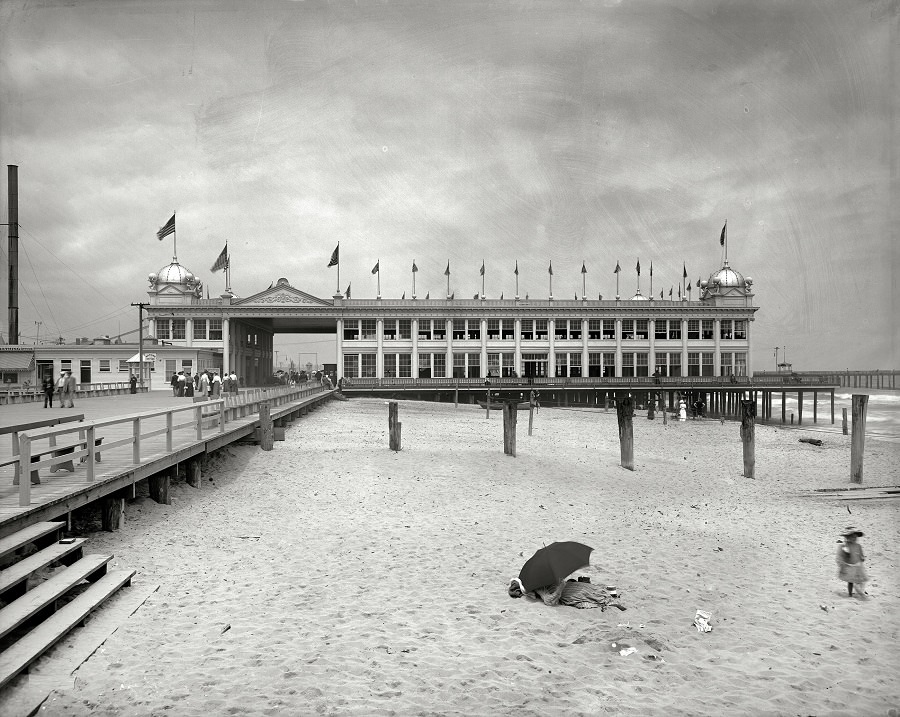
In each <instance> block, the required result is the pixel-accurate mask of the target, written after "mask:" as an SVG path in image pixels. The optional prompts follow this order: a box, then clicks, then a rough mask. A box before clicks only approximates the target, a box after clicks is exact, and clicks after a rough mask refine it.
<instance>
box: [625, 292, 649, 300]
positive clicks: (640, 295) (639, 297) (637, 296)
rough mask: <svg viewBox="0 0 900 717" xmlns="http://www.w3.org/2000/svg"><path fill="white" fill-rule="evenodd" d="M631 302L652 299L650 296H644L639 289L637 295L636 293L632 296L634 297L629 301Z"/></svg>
mask: <svg viewBox="0 0 900 717" xmlns="http://www.w3.org/2000/svg"><path fill="white" fill-rule="evenodd" d="M629 301H650V297H649V296H644V295H643V294H642V293H641V290H640V289H638V290H637V293H636V294H635V295H634V296H632V297H631V298H630V299H629Z"/></svg>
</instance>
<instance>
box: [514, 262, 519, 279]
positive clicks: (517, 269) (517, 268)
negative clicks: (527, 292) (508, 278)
mask: <svg viewBox="0 0 900 717" xmlns="http://www.w3.org/2000/svg"><path fill="white" fill-rule="evenodd" d="M513 274H515V275H516V276H518V275H519V260H518V259H516V270H515V271H514V272H513Z"/></svg>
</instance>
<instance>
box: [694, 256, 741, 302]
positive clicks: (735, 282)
mask: <svg viewBox="0 0 900 717" xmlns="http://www.w3.org/2000/svg"><path fill="white" fill-rule="evenodd" d="M752 286H753V279H752V278H751V277H749V276H748V277H744V275H743V274H741V273H740V272H739V271H735V270H734V269H732V268H731V267H730V266H729V265H728V260H727V259H726V260H725V261H724V262H723V263H722V268H721V269H719V270H718V271H717V272H715V273H713V274H710V277H709V279H707V280H706V281H701V282H700V300H701V301H708V302H711V303H714V304H722V305H724V304H731V305H741V306H744V305H746V306H749V305H750V304H751V299H752V297H753V293H752V291H751V287H752Z"/></svg>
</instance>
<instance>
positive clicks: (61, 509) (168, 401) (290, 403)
mask: <svg viewBox="0 0 900 717" xmlns="http://www.w3.org/2000/svg"><path fill="white" fill-rule="evenodd" d="M331 395H332V393H331V392H330V391H325V390H323V389H322V388H321V387H319V386H314V387H313V386H308V387H304V388H298V389H296V390H294V391H292V392H291V393H290V394H287V393H286V389H284V388H280V389H273V390H270V391H269V392H266V393H262V392H261V390H255V391H254V390H251V391H242V392H241V394H239V395H238V396H239V397H238V398H231V399H229V403H232V404H238V403H242V402H243V403H244V405H231V406H229V407H228V408H227V409H225V408H224V406H221V405H216V404H213V403H205V402H199V403H193V401H192V399H190V398H177V397H174V396H172V395H171V394H169V393H167V392H162V391H159V392H154V393H144V394H134V395H132V394H128V395H125V396H110V397H98V398H90V399H84V400H82V401H79V403H78V404H76V406H75V408H68V409H60V408H54V409H52V411H51V409H49V408H48V409H44V408H43V407H42V404H39V403H26V404H18V405H13V406H3V407H2V409H0V426H11V425H16V424H22V423H28V422H30V421H36V420H41V419H46V418H50V417H53V416H55V415H58V414H61V413H62V412H63V411H66V412H69V413H83V414H84V416H85V422H84V423H77V422H74V423H67V424H63V425H62V426H59V427H55V428H47V429H36V430H32V431H28V432H26V434H23V435H26V436H28V435H30V436H31V441H30V445H31V446H32V447H34V449H35V450H46V448H47V447H48V446H49V443H48V442H47V441H48V438H47V436H49V435H50V434H54V433H55V434H57V436H58V439H59V444H60V445H64V444H66V443H71V442H73V440H74V439H76V438H77V437H78V435H79V431H82V432H84V433H87V432H88V431H89V430H93V431H94V435H95V438H102V439H103V441H102V445H101V446H100V462H97V463H95V464H94V466H93V469H94V477H93V480H90V479H89V475H88V474H89V466H88V461H87V460H84V457H85V454H86V451H85V450H82V451H81V452H80V454H79V452H77V451H76V452H75V453H74V454H72V455H73V456H74V458H75V460H74V466H75V470H74V472H65V471H57V472H51V468H50V467H46V466H44V467H42V468H40V469H39V475H40V481H41V482H40V484H38V485H31V486H30V490H29V491H28V492H29V493H30V495H29V496H28V502H27V504H26V505H21V503H22V495H21V493H22V492H23V491H24V488H25V487H22V489H21V490H20V486H16V485H13V480H14V476H15V470H14V467H13V466H11V465H10V466H3V467H0V537H3V536H5V535H9V534H11V533H13V532H15V531H16V530H19V529H21V528H24V527H27V526H28V525H31V524H33V523H38V522H42V521H47V520H52V519H59V518H63V519H65V518H67V517H68V514H69V513H70V511H72V510H74V509H76V508H79V507H81V506H83V505H86V504H88V503H92V502H94V501H96V500H98V499H100V498H105V497H127V496H128V495H133V494H134V487H135V484H136V483H138V482H139V481H141V480H144V479H146V478H149V477H150V476H154V475H157V474H159V473H161V472H164V471H167V470H171V469H173V467H176V466H177V465H178V464H179V463H181V462H183V461H187V460H189V459H194V458H195V457H196V458H200V457H202V456H203V455H204V454H206V453H208V452H210V451H214V450H216V449H218V448H221V447H223V446H225V445H228V444H229V443H233V442H235V441H238V440H241V439H243V438H246V437H247V436H251V435H253V434H254V432H255V431H256V430H257V428H259V403H260V402H266V403H269V405H270V408H271V417H272V419H273V420H274V421H275V423H276V425H278V424H279V423H283V422H284V421H285V420H290V418H291V417H294V416H297V415H301V414H303V413H305V412H306V411H307V410H309V409H311V408H313V407H315V406H316V405H318V404H320V403H321V402H323V401H327V400H329V399H330V398H331ZM177 408H189V409H191V410H181V411H177V412H172V410H171V409H177ZM200 412H203V414H205V417H204V418H202V419H201V421H200V424H201V428H200V430H199V432H198V427H197V418H198V417H199V415H200ZM221 416H225V418H226V420H225V422H224V424H222V423H221V421H220V417H221ZM135 436H137V441H136V440H135ZM3 438H4V439H5V440H3V441H2V442H0V462H2V461H3V460H4V459H10V458H11V457H12V456H13V448H12V441H11V440H9V437H7V436H4V437H3ZM136 442H137V444H138V448H136V447H135V443H136ZM138 450H139V460H138V461H135V460H134V457H135V453H136V452H138ZM79 455H81V457H82V460H79ZM45 463H47V460H42V461H41V464H45ZM35 465H40V464H35ZM21 478H22V480H21V481H20V482H23V483H27V482H28V476H26V475H23V476H22V477H21Z"/></svg>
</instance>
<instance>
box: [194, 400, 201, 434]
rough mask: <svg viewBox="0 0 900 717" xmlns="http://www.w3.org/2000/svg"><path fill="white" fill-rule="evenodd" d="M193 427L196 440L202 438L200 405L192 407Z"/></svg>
mask: <svg viewBox="0 0 900 717" xmlns="http://www.w3.org/2000/svg"><path fill="white" fill-rule="evenodd" d="M194 428H195V429H196V436H197V440H198V441H202V440H203V409H202V408H201V407H197V408H194Z"/></svg>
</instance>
